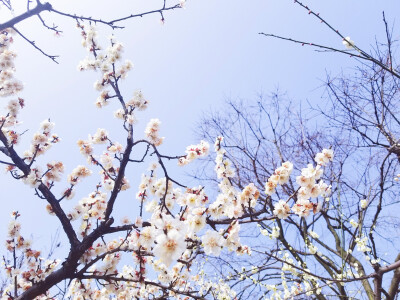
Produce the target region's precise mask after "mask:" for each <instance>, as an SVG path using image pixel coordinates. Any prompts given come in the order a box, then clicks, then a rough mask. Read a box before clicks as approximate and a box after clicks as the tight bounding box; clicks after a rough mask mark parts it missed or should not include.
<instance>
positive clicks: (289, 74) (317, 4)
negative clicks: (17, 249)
mask: <svg viewBox="0 0 400 300" xmlns="http://www.w3.org/2000/svg"><path fill="white" fill-rule="evenodd" d="M305 1H306V0H305ZM21 2H24V1H21ZM50 2H51V3H52V4H53V6H54V7H55V8H56V9H58V10H61V11H65V12H71V13H76V14H78V15H79V14H83V15H88V16H93V17H101V18H102V19H105V20H109V19H113V18H116V17H120V16H125V15H127V14H130V13H136V12H140V11H146V10H148V9H154V8H159V7H160V6H161V5H162V1H153V0H145V1H136V0H135V1H122V0H118V1H116V0H114V1H105V0H96V1H95V0H85V1H82V0H69V1H66V0H55V1H50ZM171 3H173V2H171ZM306 3H307V4H308V5H309V6H310V7H312V8H313V10H315V11H317V12H319V13H320V14H321V16H323V17H324V18H325V19H326V20H327V21H329V22H330V23H331V24H333V25H334V26H335V27H337V28H338V29H339V30H340V31H341V32H342V33H343V34H344V35H346V36H350V37H351V38H352V40H354V41H355V42H356V43H357V44H358V45H359V46H360V47H361V48H363V49H365V50H369V49H371V45H373V44H374V43H375V39H378V40H383V38H384V34H385V28H384V25H383V22H382V11H383V10H384V11H385V13H386V17H387V19H388V21H389V24H394V25H395V29H396V24H397V22H398V21H399V20H398V19H396V17H398V13H399V12H400V2H399V1H398V0H386V1H375V0H363V1H355V0H353V1H349V0H334V1H333V0H325V1H317V0H312V1H311V0H310V1H306ZM23 7H24V6H23ZM16 9H17V10H16V12H15V14H18V13H19V12H18V7H16ZM43 17H44V18H45V19H46V20H47V21H48V23H49V24H51V23H52V22H54V23H56V24H57V25H59V27H60V29H61V30H63V34H62V36H61V37H54V35H53V33H52V32H50V31H48V30H46V29H44V28H43V27H42V26H41V24H40V22H38V20H37V19H34V20H28V21H25V22H23V23H21V24H19V25H18V26H17V28H18V29H19V30H20V31H21V32H23V33H24V34H26V35H27V36H29V38H31V39H33V40H35V41H36V43H37V45H38V46H40V47H41V48H42V49H43V50H44V51H46V52H48V53H50V54H57V55H60V58H59V62H60V64H58V65H57V64H54V63H53V62H52V61H50V60H49V59H48V58H46V57H44V56H43V55H41V54H40V53H39V52H37V51H36V50H35V49H33V48H32V47H31V46H30V45H29V44H27V43H26V42H25V41H23V40H21V39H20V38H16V42H15V45H14V46H13V49H14V50H15V51H16V52H17V53H18V59H17V77H18V78H20V79H21V80H22V81H23V82H24V83H25V89H24V91H23V93H22V94H21V96H22V97H23V98H25V99H26V103H27V107H26V109H24V111H23V113H22V114H21V120H22V121H23V122H24V124H23V125H22V126H21V128H23V129H29V131H28V132H27V133H26V134H25V135H24V141H23V142H22V143H21V145H20V146H19V147H18V148H17V149H18V150H20V153H22V151H23V150H25V149H26V148H27V145H28V143H29V141H30V138H31V136H32V134H33V133H34V132H35V131H36V130H37V129H38V127H39V123H40V122H41V121H43V120H44V119H47V118H51V120H52V121H54V122H55V123H56V128H55V130H54V131H55V132H56V133H58V134H59V135H60V137H61V138H62V140H63V141H62V143H60V144H59V145H56V146H54V147H53V149H52V150H51V151H50V152H49V153H48V155H46V156H45V157H43V158H41V159H40V160H39V163H40V164H42V165H44V164H45V163H46V162H48V161H51V160H62V161H63V162H64V163H65V164H66V174H68V173H69V172H70V171H71V170H72V169H73V168H74V167H75V166H76V165H78V164H83V163H85V160H84V159H83V158H82V156H81V155H80V154H79V150H78V147H77V146H76V141H77V140H78V139H82V138H83V139H84V138H87V135H88V134H89V133H91V134H93V133H94V132H95V131H96V129H97V128H99V127H103V128H106V129H108V130H109V131H110V133H111V135H112V136H113V137H121V136H122V135H121V134H120V132H121V131H120V127H119V126H118V125H119V122H118V121H116V120H113V117H112V112H113V110H115V107H107V108H105V109H104V110H101V111H100V110H98V109H96V107H95V106H94V101H95V99H96V98H97V96H98V95H97V94H98V92H96V91H95V90H94V89H93V82H94V81H95V79H97V76H98V74H96V73H94V72H87V73H79V72H78V71H77V68H76V67H77V65H78V62H79V60H81V59H83V58H84V57H85V56H86V52H85V50H84V49H83V48H82V47H81V45H80V43H81V42H80V32H79V31H78V30H77V29H76V28H75V23H74V22H73V21H72V20H70V19H65V18H64V19H63V18H60V17H59V16H54V15H52V14H49V13H43ZM8 18H9V16H7V12H6V11H5V9H4V8H3V9H2V10H1V11H0V20H1V21H0V22H3V21H5V20H7V19H8ZM165 18H166V21H165V24H164V25H162V24H161V22H160V16H159V15H150V16H147V17H143V18H136V19H132V20H128V21H126V22H124V23H123V25H124V26H125V27H126V28H125V29H123V30H115V31H114V34H115V35H116V37H117V38H118V39H119V40H120V41H121V42H122V43H123V44H124V45H125V57H124V58H127V59H130V60H132V62H133V64H134V69H133V71H131V73H130V74H129V76H128V78H127V79H126V80H125V84H124V85H123V91H124V93H125V95H126V96H127V97H129V96H131V95H132V93H133V91H134V90H136V89H141V90H142V91H143V93H144V95H145V96H146V97H147V98H149V99H150V101H151V105H150V106H149V108H148V110H147V111H146V112H145V113H143V114H142V115H139V118H140V123H139V125H138V127H137V128H138V129H137V136H139V137H141V136H143V128H144V126H145V125H146V123H147V121H148V120H149V119H150V118H159V119H160V120H161V121H162V129H161V133H162V135H163V136H165V137H166V140H165V142H164V145H163V148H162V149H163V151H164V152H167V153H170V154H180V153H183V151H184V149H185V147H186V145H188V144H191V143H196V142H197V141H196V140H195V139H194V135H193V129H194V126H195V124H196V122H197V121H198V120H199V119H200V117H201V115H202V113H203V112H204V111H206V110H208V109H210V108H214V109H218V108H222V107H223V102H224V100H225V99H227V98H233V99H237V98H242V99H249V100H251V99H255V97H256V95H257V94H259V93H260V92H265V93H268V92H269V91H271V90H274V89H276V88H277V87H279V88H280V89H281V90H282V91H287V92H288V95H289V96H290V97H291V98H292V99H293V100H294V101H295V102H296V103H300V102H303V103H305V100H307V99H308V100H310V101H311V103H313V102H315V101H318V100H319V99H320V98H321V95H322V93H323V90H322V89H321V88H319V87H320V86H321V84H322V80H323V79H324V77H325V74H326V72H329V73H331V74H338V73H339V72H341V71H344V72H351V68H352V67H354V66H355V64H354V61H353V60H352V59H350V58H349V57H347V56H343V55H339V54H332V53H317V52H315V51H313V49H312V48H310V47H301V46H299V45H294V44H291V43H288V42H283V41H278V40H275V39H272V38H266V37H263V36H260V35H259V34H258V33H259V32H266V33H274V34H278V35H283V36H288V37H293V38H298V39H302V40H306V41H312V42H315V43H321V44H326V45H330V46H333V47H338V48H343V45H342V41H341V40H340V38H338V37H337V36H336V35H335V34H333V33H332V32H331V31H329V30H328V29H327V28H326V27H324V26H323V25H321V24H320V23H319V21H318V20H316V19H315V18H313V17H311V16H309V15H308V14H307V12H306V11H304V10H303V9H302V8H300V7H299V6H298V5H295V4H294V3H293V1H292V0H249V1H237V0H188V2H187V5H186V8H185V9H181V10H176V11H173V12H169V13H165ZM98 30H99V35H100V36H103V37H106V36H108V35H109V34H111V30H110V29H109V28H107V27H106V26H104V25H99V26H98ZM398 38H399V30H397V31H396V30H394V39H398ZM0 101H1V102H2V104H0V105H1V106H5V105H6V100H2V99H0ZM119 141H120V142H123V141H124V140H123V139H122V138H120V139H119ZM210 142H212V141H210ZM178 171H179V170H178ZM180 172H182V171H180ZM181 174H182V173H181ZM133 175H135V173H134V172H132V176H133ZM137 175H139V174H137ZM96 180H97V179H96ZM131 181H132V182H135V181H134V179H132V180H131ZM62 185H63V184H61V186H62ZM65 186H66V184H65ZM91 190H92V185H90V186H89V185H88V186H85V185H83V186H80V188H79V189H78V191H77V195H76V196H75V198H74V200H72V201H73V202H74V203H76V202H77V201H78V200H79V199H80V198H81V197H84V196H86V195H87V194H88V193H89V192H90V191H91ZM0 191H1V193H0V199H1V201H2V204H1V205H2V207H1V210H0V219H1V220H2V223H3V226H4V224H5V222H6V221H5V220H7V218H8V216H9V213H10V212H11V211H12V210H19V211H20V212H21V213H22V215H23V219H22V223H23V226H24V227H23V233H27V234H28V235H29V234H33V235H34V237H35V239H36V240H37V241H38V242H36V243H35V244H34V247H35V245H36V247H39V248H40V247H41V245H40V241H43V240H46V241H47V240H48V239H49V237H50V235H51V234H53V233H54V232H55V229H56V228H57V227H58V222H57V220H56V219H55V218H54V217H50V216H48V215H47V214H46V213H45V209H44V207H45V204H44V203H43V201H42V200H40V199H38V198H37V197H35V196H33V190H32V189H30V188H29V187H28V186H25V185H23V183H22V182H18V181H15V180H13V179H12V178H11V177H9V176H3V175H2V180H1V181H0ZM129 193H131V194H130V195H131V196H130V197H131V198H133V195H134V194H135V184H133V186H132V190H131V191H130V192H129ZM71 205H72V204H71V203H69V204H67V206H71ZM4 234H5V226H4V227H3V229H2V230H1V232H0V236H4Z"/></svg>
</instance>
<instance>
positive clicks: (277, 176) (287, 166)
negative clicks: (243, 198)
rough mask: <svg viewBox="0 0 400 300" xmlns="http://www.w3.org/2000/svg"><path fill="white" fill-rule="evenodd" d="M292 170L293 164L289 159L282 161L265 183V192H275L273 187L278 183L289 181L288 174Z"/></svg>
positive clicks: (269, 193)
mask: <svg viewBox="0 0 400 300" xmlns="http://www.w3.org/2000/svg"><path fill="white" fill-rule="evenodd" d="M292 171H293V164H292V163H291V162H289V161H287V162H284V163H283V164H282V165H281V166H280V167H279V168H277V169H276V170H275V172H274V173H273V174H272V175H271V176H270V177H269V178H268V180H267V182H266V183H265V193H266V194H267V195H270V196H271V195H272V194H274V193H275V189H276V187H277V186H278V184H280V185H282V184H285V183H287V182H288V181H289V178H290V174H291V173H292Z"/></svg>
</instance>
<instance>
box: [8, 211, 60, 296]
mask: <svg viewBox="0 0 400 300" xmlns="http://www.w3.org/2000/svg"><path fill="white" fill-rule="evenodd" d="M11 217H12V218H13V220H12V221H11V222H10V223H9V225H8V237H7V240H6V249H7V250H8V252H9V255H8V256H10V255H11V256H12V259H8V258H6V257H3V267H4V269H5V273H6V274H7V276H8V277H9V278H10V281H9V282H10V284H9V285H7V286H6V287H5V288H4V289H3V294H2V299H10V298H9V297H10V296H11V295H13V293H14V291H15V290H17V291H19V292H20V293H21V292H24V291H26V290H27V289H29V288H30V287H31V286H32V284H34V283H37V282H40V281H43V280H44V279H45V278H46V277H47V276H48V275H49V274H50V273H52V272H53V271H54V270H55V269H56V268H57V266H58V265H59V264H60V260H50V259H45V258H43V257H41V253H40V251H36V250H33V249H32V248H31V241H29V240H26V239H25V238H24V237H23V236H22V235H21V224H20V223H19V222H18V220H17V219H18V218H19V217H20V214H19V213H18V212H13V213H12V214H11ZM16 261H24V264H22V265H21V264H16V263H15V262H16ZM11 299H12V298H11Z"/></svg>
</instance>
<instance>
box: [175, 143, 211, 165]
mask: <svg viewBox="0 0 400 300" xmlns="http://www.w3.org/2000/svg"><path fill="white" fill-rule="evenodd" d="M209 150H210V144H209V143H207V142H206V141H200V144H198V145H190V146H188V147H186V151H185V152H186V155H185V156H183V157H181V158H179V160H178V164H179V165H180V166H184V165H187V164H188V163H190V162H192V161H194V160H195V159H196V158H199V157H204V156H207V155H208V151H209Z"/></svg>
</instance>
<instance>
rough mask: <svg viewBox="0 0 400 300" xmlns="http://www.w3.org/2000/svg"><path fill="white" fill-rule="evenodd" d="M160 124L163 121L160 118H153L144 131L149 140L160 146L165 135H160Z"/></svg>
mask: <svg viewBox="0 0 400 300" xmlns="http://www.w3.org/2000/svg"><path fill="white" fill-rule="evenodd" d="M160 124H161V122H160V120H159V119H151V120H150V121H149V123H148V124H147V126H146V129H145V131H144V133H145V135H146V137H147V139H148V141H149V142H150V143H152V144H153V145H154V146H160V145H161V144H162V142H163V140H164V138H163V137H159V136H158V131H159V130H160Z"/></svg>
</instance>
